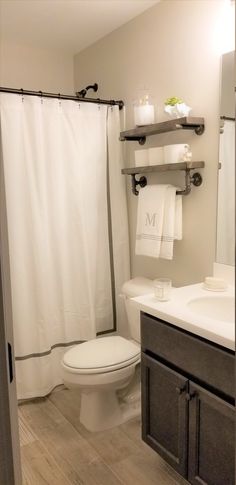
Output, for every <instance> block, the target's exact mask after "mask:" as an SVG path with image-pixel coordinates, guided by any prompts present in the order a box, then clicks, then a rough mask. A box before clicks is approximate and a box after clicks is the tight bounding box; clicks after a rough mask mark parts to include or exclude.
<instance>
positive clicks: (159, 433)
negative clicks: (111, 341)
mask: <svg viewBox="0 0 236 485" xmlns="http://www.w3.org/2000/svg"><path fill="white" fill-rule="evenodd" d="M141 368H142V437H143V440H144V441H145V442H146V443H147V444H148V445H150V446H151V447H152V448H153V449H154V450H156V451H157V452H158V453H159V455H161V456H162V457H163V458H164V459H165V460H166V461H167V462H168V463H170V465H171V466H172V467H173V468H175V470H177V471H178V472H179V473H180V474H181V475H183V476H185V477H186V476H187V443H188V439H187V433H188V403H187V401H186V399H185V396H186V391H187V386H188V380H187V379H185V378H184V377H183V376H181V375H180V374H178V373H177V372H174V371H173V370H172V369H170V368H169V367H166V366H165V365H163V364H161V363H160V362H158V361H157V360H155V359H153V358H151V357H149V356H148V355H146V354H144V353H143V354H142V366H141Z"/></svg>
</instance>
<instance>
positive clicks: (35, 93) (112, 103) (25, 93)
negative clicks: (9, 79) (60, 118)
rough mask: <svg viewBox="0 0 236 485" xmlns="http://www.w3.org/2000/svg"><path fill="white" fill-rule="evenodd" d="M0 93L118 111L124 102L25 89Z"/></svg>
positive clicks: (0, 89) (9, 89)
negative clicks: (113, 108)
mask: <svg viewBox="0 0 236 485" xmlns="http://www.w3.org/2000/svg"><path fill="white" fill-rule="evenodd" d="M0 92H2V93H12V94H21V95H22V96H39V97H42V98H57V99H67V100H71V101H78V102H79V103H96V104H108V105H110V106H115V105H118V106H119V109H122V108H123V106H124V101H122V100H119V101H115V100H113V99H110V100H108V99H100V98H83V97H79V96H71V95H67V94H60V93H58V94H55V93H44V92H43V91H28V90H27V89H14V88H4V87H0Z"/></svg>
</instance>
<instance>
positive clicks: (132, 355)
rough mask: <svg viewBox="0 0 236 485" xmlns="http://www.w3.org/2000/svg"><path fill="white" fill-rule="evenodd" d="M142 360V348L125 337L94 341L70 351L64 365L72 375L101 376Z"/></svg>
mask: <svg viewBox="0 0 236 485" xmlns="http://www.w3.org/2000/svg"><path fill="white" fill-rule="evenodd" d="M139 360H140V347H139V345H138V344H136V343H134V342H131V341H130V340H127V339H125V338H123V337H119V336H112V337H103V338H99V339H93V340H90V341H88V342H84V343H82V344H78V345H76V346H75V347H73V348H72V349H70V350H68V352H66V353H65V354H64V357H63V365H64V366H65V367H67V368H68V370H70V371H71V372H72V373H76V372H77V373H78V374H101V373H106V372H112V371H115V370H118V369H121V368H124V367H127V366H129V365H131V364H134V363H138V361H139Z"/></svg>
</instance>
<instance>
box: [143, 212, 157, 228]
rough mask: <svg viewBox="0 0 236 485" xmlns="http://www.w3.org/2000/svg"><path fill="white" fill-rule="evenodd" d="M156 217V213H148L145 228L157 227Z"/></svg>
mask: <svg viewBox="0 0 236 485" xmlns="http://www.w3.org/2000/svg"><path fill="white" fill-rule="evenodd" d="M156 215H157V213H156V212H154V214H149V212H146V222H145V226H153V227H155V225H156Z"/></svg>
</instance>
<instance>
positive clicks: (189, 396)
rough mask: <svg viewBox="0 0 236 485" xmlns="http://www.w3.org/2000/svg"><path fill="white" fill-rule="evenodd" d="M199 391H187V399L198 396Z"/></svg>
mask: <svg viewBox="0 0 236 485" xmlns="http://www.w3.org/2000/svg"><path fill="white" fill-rule="evenodd" d="M196 395H197V393H196V392H195V391H193V392H189V393H188V392H187V394H186V396H185V399H186V401H191V400H192V399H194V398H195V397H196Z"/></svg>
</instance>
